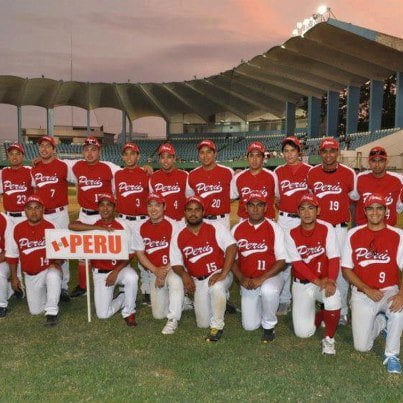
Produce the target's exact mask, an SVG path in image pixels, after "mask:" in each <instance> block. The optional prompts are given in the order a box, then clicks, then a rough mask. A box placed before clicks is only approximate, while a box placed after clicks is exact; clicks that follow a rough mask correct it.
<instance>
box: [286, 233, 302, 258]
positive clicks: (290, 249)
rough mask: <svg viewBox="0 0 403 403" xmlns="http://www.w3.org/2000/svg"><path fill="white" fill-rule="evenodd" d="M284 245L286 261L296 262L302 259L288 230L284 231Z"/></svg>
mask: <svg viewBox="0 0 403 403" xmlns="http://www.w3.org/2000/svg"><path fill="white" fill-rule="evenodd" d="M284 239H285V247H286V251H287V258H288V262H298V261H299V260H302V258H301V255H300V254H299V253H298V249H297V245H296V244H295V241H294V239H292V236H291V233H290V231H284Z"/></svg>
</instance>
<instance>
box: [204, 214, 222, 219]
mask: <svg viewBox="0 0 403 403" xmlns="http://www.w3.org/2000/svg"><path fill="white" fill-rule="evenodd" d="M224 217H225V214H218V215H206V216H204V218H205V219H207V220H216V219H217V218H224Z"/></svg>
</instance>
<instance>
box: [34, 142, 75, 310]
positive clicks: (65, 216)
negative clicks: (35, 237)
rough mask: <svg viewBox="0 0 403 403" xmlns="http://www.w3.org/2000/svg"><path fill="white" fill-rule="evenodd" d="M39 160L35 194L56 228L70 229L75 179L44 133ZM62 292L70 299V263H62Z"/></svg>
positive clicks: (35, 171)
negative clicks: (70, 189)
mask: <svg viewBox="0 0 403 403" xmlns="http://www.w3.org/2000/svg"><path fill="white" fill-rule="evenodd" d="M38 146H39V159H38V160H37V161H35V165H34V167H33V168H32V170H31V175H32V179H33V181H34V184H35V193H36V194H37V195H38V196H39V197H40V198H41V199H42V200H43V202H44V203H45V210H44V214H45V219H46V220H47V221H49V222H51V223H53V224H54V225H55V227H56V228H67V227H68V225H69V213H68V182H71V181H72V173H71V169H70V167H69V163H66V162H65V161H62V160H60V159H58V158H56V143H55V140H54V138H53V137H50V136H43V137H41V138H40V139H39V141H38ZM62 273H63V279H62V291H61V294H60V299H61V300H62V301H65V302H68V301H70V294H69V292H68V288H69V286H68V284H69V279H70V271H69V262H68V261H65V262H64V263H63V265H62Z"/></svg>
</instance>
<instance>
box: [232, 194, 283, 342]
mask: <svg viewBox="0 0 403 403" xmlns="http://www.w3.org/2000/svg"><path fill="white" fill-rule="evenodd" d="M245 201H246V211H247V214H248V219H247V220H244V221H241V222H240V223H239V224H237V225H236V226H235V227H234V228H233V229H232V235H233V236H234V238H235V240H236V241H237V245H238V259H237V260H236V261H235V263H234V265H233V267H232V271H233V272H234V274H235V276H236V277H237V278H238V280H239V283H240V284H241V305H242V326H243V328H244V329H245V330H255V329H258V328H259V327H260V325H261V326H262V327H263V334H262V342H263V343H268V342H269V341H272V340H274V338H275V332H274V326H275V325H276V324H277V317H276V312H277V309H278V305H279V300H280V293H281V290H282V289H283V286H284V277H283V276H282V275H281V271H282V270H283V269H284V267H285V259H286V252H285V248H284V236H283V231H282V230H281V228H280V227H279V226H278V225H277V224H275V223H274V222H273V221H271V220H270V219H268V218H265V213H266V210H267V198H266V197H265V196H264V195H263V193H262V192H258V191H254V192H252V193H249V195H248V196H247V198H246V200H245Z"/></svg>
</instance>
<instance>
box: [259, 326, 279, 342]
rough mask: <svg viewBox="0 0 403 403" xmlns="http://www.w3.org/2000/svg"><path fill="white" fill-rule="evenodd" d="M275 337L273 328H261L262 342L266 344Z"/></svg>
mask: <svg viewBox="0 0 403 403" xmlns="http://www.w3.org/2000/svg"><path fill="white" fill-rule="evenodd" d="M275 338H276V332H275V330H274V328H271V329H263V333H262V338H261V342H262V343H263V344H267V343H269V342H270V341H273V340H274V339H275Z"/></svg>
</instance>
